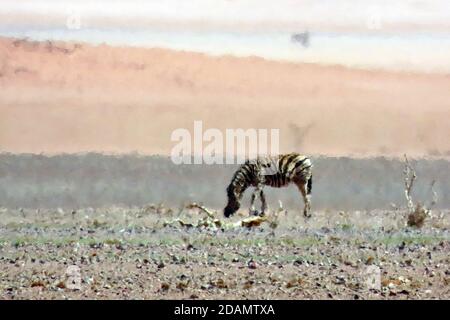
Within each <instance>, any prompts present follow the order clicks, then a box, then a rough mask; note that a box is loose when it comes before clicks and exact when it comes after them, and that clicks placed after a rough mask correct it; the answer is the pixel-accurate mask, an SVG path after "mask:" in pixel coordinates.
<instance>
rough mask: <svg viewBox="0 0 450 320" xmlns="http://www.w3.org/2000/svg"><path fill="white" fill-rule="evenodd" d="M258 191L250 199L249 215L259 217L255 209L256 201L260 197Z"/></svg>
mask: <svg viewBox="0 0 450 320" xmlns="http://www.w3.org/2000/svg"><path fill="white" fill-rule="evenodd" d="M258 191H259V190H258V189H255V191H253V193H252V197H251V199H250V212H249V215H251V216H256V215H258V210H256V209H255V200H256V198H257V197H258V195H257V194H258Z"/></svg>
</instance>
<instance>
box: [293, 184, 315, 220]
mask: <svg viewBox="0 0 450 320" xmlns="http://www.w3.org/2000/svg"><path fill="white" fill-rule="evenodd" d="M296 185H297V187H298V189H299V190H300V192H301V194H302V197H303V202H304V204H305V207H304V209H303V215H304V216H305V217H307V218H310V217H311V195H310V194H308V183H307V182H306V183H305V182H296Z"/></svg>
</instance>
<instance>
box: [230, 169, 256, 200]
mask: <svg viewBox="0 0 450 320" xmlns="http://www.w3.org/2000/svg"><path fill="white" fill-rule="evenodd" d="M252 180H253V174H252V172H251V170H250V168H249V166H248V165H243V166H242V167H241V168H239V169H238V171H236V173H235V175H234V177H233V179H232V180H231V183H230V185H229V186H228V197H230V198H234V199H236V200H239V199H241V197H242V194H243V193H244V191H245V190H246V189H247V188H248V187H249V186H250V184H251V181H252Z"/></svg>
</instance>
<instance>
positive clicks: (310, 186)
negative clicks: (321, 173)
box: [306, 175, 312, 194]
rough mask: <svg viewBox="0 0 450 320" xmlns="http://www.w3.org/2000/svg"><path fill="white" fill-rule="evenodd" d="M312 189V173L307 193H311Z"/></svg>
mask: <svg viewBox="0 0 450 320" xmlns="http://www.w3.org/2000/svg"><path fill="white" fill-rule="evenodd" d="M311 191H312V175H311V177H310V178H309V179H308V185H307V191H306V193H307V194H311Z"/></svg>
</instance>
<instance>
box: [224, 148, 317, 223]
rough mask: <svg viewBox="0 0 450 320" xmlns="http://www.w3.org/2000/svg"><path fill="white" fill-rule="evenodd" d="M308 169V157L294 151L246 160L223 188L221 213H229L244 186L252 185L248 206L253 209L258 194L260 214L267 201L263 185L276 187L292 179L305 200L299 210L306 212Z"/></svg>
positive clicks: (308, 195) (232, 210) (238, 204)
mask: <svg viewBox="0 0 450 320" xmlns="http://www.w3.org/2000/svg"><path fill="white" fill-rule="evenodd" d="M311 169H312V162H311V160H310V159H309V158H308V157H306V156H304V155H301V154H298V153H289V154H283V155H278V156H267V157H258V158H256V159H254V160H247V161H246V162H245V163H244V164H243V165H241V166H240V167H239V169H238V170H237V171H236V172H235V174H234V176H233V179H231V183H230V185H229V186H228V188H227V196H228V204H227V206H226V207H225V209H224V215H225V216H226V217H229V216H231V215H232V214H234V213H235V212H236V211H237V210H238V209H239V207H240V200H241V199H242V195H243V193H244V191H245V190H246V189H247V188H248V187H255V191H254V192H253V194H252V198H251V210H252V211H254V207H253V204H254V201H255V199H256V197H258V195H259V196H260V197H261V204H262V208H261V211H262V212H261V213H262V214H264V212H265V210H266V209H267V204H266V199H265V196H264V192H263V187H264V186H270V187H274V188H280V187H284V186H287V185H289V184H291V183H294V184H295V185H296V186H297V187H298V189H299V190H300V192H301V194H302V196H303V200H304V203H305V207H304V210H303V213H304V215H305V216H310V207H311V199H310V197H311V196H310V194H311V189H312V170H311Z"/></svg>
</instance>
